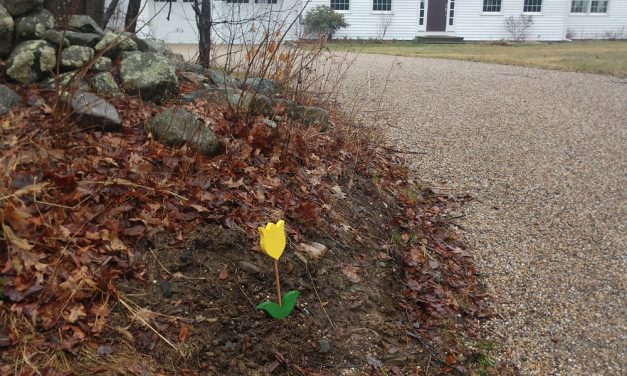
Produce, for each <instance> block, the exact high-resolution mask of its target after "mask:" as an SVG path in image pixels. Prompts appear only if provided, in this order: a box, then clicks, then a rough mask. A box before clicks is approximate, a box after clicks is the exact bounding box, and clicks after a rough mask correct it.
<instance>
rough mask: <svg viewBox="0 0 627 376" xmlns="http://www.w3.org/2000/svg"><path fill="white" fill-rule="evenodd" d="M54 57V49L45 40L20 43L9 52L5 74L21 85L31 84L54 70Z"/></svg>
mask: <svg viewBox="0 0 627 376" xmlns="http://www.w3.org/2000/svg"><path fill="white" fill-rule="evenodd" d="M56 55H57V54H56V51H55V49H54V47H53V46H52V45H51V44H50V43H48V42H46V41H45V40H29V41H26V42H22V43H20V44H18V45H17V47H15V49H13V52H11V55H10V56H9V62H8V63H7V68H6V74H7V75H8V76H9V77H11V79H13V80H15V81H17V82H19V83H21V84H25V85H28V84H32V83H33V82H37V81H39V80H40V79H41V78H42V77H43V76H44V75H45V74H46V73H47V72H50V71H52V69H54V67H55V65H56Z"/></svg>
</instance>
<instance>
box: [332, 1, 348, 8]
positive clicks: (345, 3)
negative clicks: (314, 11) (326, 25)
mask: <svg viewBox="0 0 627 376" xmlns="http://www.w3.org/2000/svg"><path fill="white" fill-rule="evenodd" d="M349 3H350V1H349V0H331V9H333V10H349V9H350V6H349Z"/></svg>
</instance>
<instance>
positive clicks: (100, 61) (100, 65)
mask: <svg viewBox="0 0 627 376" xmlns="http://www.w3.org/2000/svg"><path fill="white" fill-rule="evenodd" d="M112 67H113V62H112V61H111V59H109V58H108V57H106V56H100V57H99V58H97V59H96V61H95V62H94V65H93V66H92V67H91V70H93V71H96V72H106V71H110V70H111V68H112Z"/></svg>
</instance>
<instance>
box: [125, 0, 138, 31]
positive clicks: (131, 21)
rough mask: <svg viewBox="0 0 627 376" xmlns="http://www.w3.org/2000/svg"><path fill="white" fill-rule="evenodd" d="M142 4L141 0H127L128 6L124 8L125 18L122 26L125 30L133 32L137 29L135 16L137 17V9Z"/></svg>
mask: <svg viewBox="0 0 627 376" xmlns="http://www.w3.org/2000/svg"><path fill="white" fill-rule="evenodd" d="M141 6H142V1H141V0H128V8H127V10H126V19H125V20H124V27H125V29H126V31H129V32H131V33H134V32H135V31H136V29H137V18H138V17H139V11H140V9H141Z"/></svg>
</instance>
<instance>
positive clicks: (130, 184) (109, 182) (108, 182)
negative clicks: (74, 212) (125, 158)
mask: <svg viewBox="0 0 627 376" xmlns="http://www.w3.org/2000/svg"><path fill="white" fill-rule="evenodd" d="M79 183H85V184H103V185H105V186H108V185H113V184H118V185H124V186H127V187H133V188H143V189H146V190H149V191H153V192H156V191H157V190H156V189H154V188H150V187H146V186H145V185H140V184H137V183H133V182H131V181H128V180H126V179H120V178H114V179H109V180H105V181H93V180H81V181H79ZM163 192H165V193H167V194H169V195H172V196H174V197H176V198H179V199H181V200H183V201H188V198H187V197H183V196H181V195H179V194H178V193H174V192H172V191H168V190H167V189H164V190H163Z"/></svg>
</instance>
